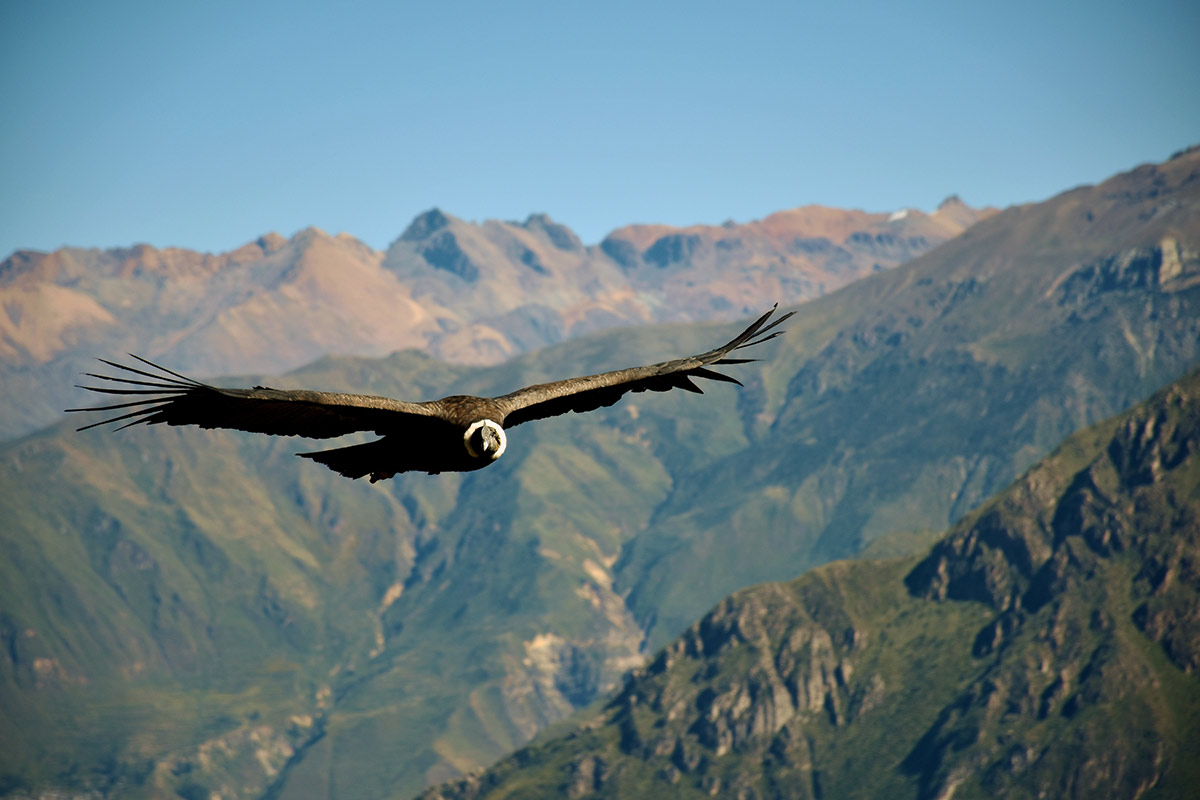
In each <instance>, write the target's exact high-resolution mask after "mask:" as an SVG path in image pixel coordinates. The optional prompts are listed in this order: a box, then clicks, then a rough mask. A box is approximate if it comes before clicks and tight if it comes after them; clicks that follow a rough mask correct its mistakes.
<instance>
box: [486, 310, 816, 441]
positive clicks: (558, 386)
mask: <svg viewBox="0 0 1200 800" xmlns="http://www.w3.org/2000/svg"><path fill="white" fill-rule="evenodd" d="M778 308H779V306H778V304H776V305H775V306H773V307H772V308H771V310H770V311H768V312H767V313H765V314H763V315H762V316H761V317H759V318H758V319H756V320H755V321H754V322H753V323H751V325H750V326H749V327H748V328H746V330H744V331H742V332H741V333H740V334H738V335H737V336H736V337H734V338H733V339H732V340H730V341H729V342H727V343H726V344H723V345H721V346H720V347H718V348H716V349H715V350H709V351H708V352H707V353H701V354H699V355H695V356H690V357H688V358H678V359H675V360H673V361H663V362H661V363H658V364H650V365H648V366H645V367H631V368H630V369H619V370H614V371H612V372H604V373H601V374H599V375H588V376H586V377H582V378H568V379H567V380H562V381H555V382H553V383H541V384H538V385H536V386H529V387H526V388H524V389H521V390H519V391H516V392H512V393H511V394H506V395H504V396H503V397H497V398H496V402H497V403H499V404H500V405H501V407H502V408H503V409H504V411H505V418H504V420H503V422H502V424H503V425H504V426H505V427H508V428H511V427H513V426H514V425H520V424H521V423H523V422H529V421H530V420H535V419H544V418H546V417H553V416H557V415H559V414H566V413H568V412H572V411H574V412H584V411H593V410H595V409H597V408H601V407H604V406H611V405H612V404H614V403H616V402H617V401H618V400H620V399H621V397H622V396H623V395H624V394H625V393H626V392H646V391H651V392H667V391H670V390H671V389H685V390H687V391H689V392H699V393H702V392H703V390H702V389H701V388H700V387H699V386H697V385H696V384H695V383H694V382H693V381H692V378H707V379H709V380H718V381H726V382H732V383H738V381H737V380H736V379H735V378H731V377H729V376H728V375H722V374H721V373H719V372H715V371H713V370H711V369H708V367H711V366H718V365H723V364H744V363H746V362H749V361H754V360H755V359H752V358H728V356H729V354H730V353H732V352H733V351H735V350H739V349H741V348H744V347H753V346H754V345H756V344H762V343H763V342H766V341H770V340H771V339H774V338H775V337H776V336H778V335H779V334H780V333H781V331H774V332H771V331H772V329H773V328H775V327H776V326H777V325H779V324H780V323H781V322H783V321H784V320H786V319H787V318H788V317H790V316H792V314H795V313H796V312H794V311H789V312H788V313H787V314H784V315H783V316H781V317H778V318H776V319H775V320H773V321H771V323H770V324H767V320H769V319H770V318H771V315H772V314H774V313H775V311H776V309H778ZM739 385H740V383H739Z"/></svg>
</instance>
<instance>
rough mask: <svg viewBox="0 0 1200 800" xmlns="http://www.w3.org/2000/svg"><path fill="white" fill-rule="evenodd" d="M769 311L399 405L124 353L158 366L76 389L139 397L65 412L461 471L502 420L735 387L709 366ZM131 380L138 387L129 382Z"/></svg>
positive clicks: (476, 460) (754, 333)
mask: <svg viewBox="0 0 1200 800" xmlns="http://www.w3.org/2000/svg"><path fill="white" fill-rule="evenodd" d="M774 312H775V308H772V309H771V310H770V311H768V312H767V313H766V314H763V315H762V316H761V317H759V318H758V319H757V320H755V321H754V323H753V324H751V325H750V327H748V328H746V330H744V331H742V333H740V334H739V335H738V336H737V337H735V338H734V339H733V340H732V341H730V342H728V343H726V344H725V345H722V346H721V347H718V348H716V349H715V350H710V351H708V352H707V353H701V354H700V355H695V356H691V357H688V358H680V359H676V360H674V361H664V362H662V363H659V364H651V365H649V366H645V367H631V368H630V369H622V370H615V371H613V372H604V373H601V374H599V375H588V376H586V377H581V378H568V379H566V380H561V381H554V382H553V383H541V384H537V385H536V386H527V387H525V388H524V389H520V390H518V391H515V392H512V393H510V394H506V395H503V396H501V397H492V398H488V397H467V396H462V395H455V396H451V397H443V398H442V399H441V400H432V401H429V402H425V403H407V402H404V401H402V400H392V399H390V398H387V397H375V396H372V395H361V394H340V393H336V392H314V391H309V390H307V389H271V388H268V387H265V386H255V387H254V388H253V389H221V388H218V387H215V386H209V385H207V384H204V383H200V382H199V381H194V380H192V379H191V378H187V377H185V376H183V375H180V374H179V373H177V372H172V371H171V370H169V369H166V368H165V367H160V366H158V365H157V364H153V363H151V362H149V361H147V360H146V359H144V358H140V357H139V356H133V358H135V359H137V360H138V361H140V362H141V363H142V364H144V365H146V367H148V368H151V369H153V370H156V371H157V373H155V372H149V371H146V370H145V369H138V368H135V367H131V366H128V365H125V364H118V363H116V362H113V361H107V360H105V359H100V360H101V361H102V362H104V363H105V364H108V365H109V366H111V367H115V368H117V369H120V370H124V371H125V372H127V373H131V374H134V375H139V376H141V377H143V378H150V379H151V380H148V381H147V380H138V379H133V378H122V377H112V376H108V375H97V374H94V373H88V375H89V376H90V377H93V378H98V379H100V380H106V381H112V382H113V385H109V386H83V387H81V388H84V389H90V390H91V391H93V392H101V393H104V394H114V395H124V396H128V395H145V397H144V398H142V399H138V400H131V401H128V402H122V403H117V404H115V405H109V406H100V407H97V408H69V409H67V410H68V411H72V412H76V411H115V410H124V409H134V410H132V411H128V412H126V413H123V414H120V415H118V416H116V417H112V418H110V419H103V420H100V421H99V422H93V423H92V424H90V425H85V426H83V427H82V428H80V429H79V430H81V431H83V430H87V429H88V428H93V427H95V426H97V425H103V424H104V423H107V422H118V421H121V420H126V419H131V420H132V421H131V422H127V423H126V424H125V425H122V426H121V427H122V428H125V427H128V426H130V425H136V424H138V423H147V424H158V423H166V424H168V425H198V426H200V427H201V428H232V429H235V430H240V431H251V432H254V433H269V434H275V435H278V436H305V437H309V438H313V439H327V438H331V437H335V436H342V435H344V434H348V433H354V432H357V431H371V432H374V433H377V434H380V435H381V436H383V438H382V439H378V440H376V441H373V442H367V443H366V444H357V445H351V446H349V447H341V448H337V449H334V450H322V451H319V452H315V453H300V455H301V456H303V457H304V458H311V459H313V460H314V461H319V462H320V463H322V464H325V465H326V466H327V467H329V468H330V469H332V470H335V471H336V472H339V473H341V474H342V475H345V476H347V477H350V478H361V477H363V476H364V475H370V476H371V481H372V482H374V481H377V480H380V479H382V478H390V477H393V476H394V475H396V474H397V473H400V472H408V471H421V472H429V473H438V472H466V471H470V470H476V469H480V468H482V467H486V466H487V465H488V464H490V463H491V462H493V461H495V460H496V459H497V458H499V457H500V456H501V455H502V454H503V453H504V449H505V447H506V446H507V443H506V439H505V435H504V428H506V427H507V428H511V427H513V426H516V425H520V424H521V423H523V422H529V421H530V420H535V419H544V418H546V417H553V416H557V415H559V414H565V413H567V412H570V411H576V412H583V411H592V410H593V409H597V408H601V407H603V406H611V405H612V404H613V403H615V402H617V401H618V400H619V399H621V397H622V395H624V394H625V393H626V392H645V391H651V392H666V391H670V390H671V389H684V390H686V391H689V392H696V393H702V390H701V389H700V387H699V386H697V385H696V384H695V382H694V381H693V378H707V379H710V380H717V381H725V382H727V383H736V384H738V385H739V386H740V385H741V383H740V381H738V380H737V379H735V378H731V377H729V376H728V375H722V374H721V373H719V372H714V371H713V370H711V369H709V367H711V366H719V365H725V364H744V363H746V362H749V361H754V360H755V359H748V358H729V357H728V356H729V354H730V353H732V352H733V351H735V350H740V349H742V348H744V347H750V346H752V345H756V344H760V343H761V342H765V341H767V340H768V339H773V338H774V337H776V336H778V335H779V333H780V332H779V331H776V332H774V333H769V331H771V329H772V328H774V327H775V326H777V325H779V323H781V322H783V321H784V320H786V319H787V318H788V317H790V316H791V315H792V314H793V313H795V312H790V313H788V314H784V315H783V316H781V317H779V318H778V319H776V320H775V321H773V322H771V323H770V324H769V325H768V324H767V320H768V319H770V317H771V315H772V314H773V313H774ZM131 386H136V387H146V388H128V387H131ZM118 430H120V428H118Z"/></svg>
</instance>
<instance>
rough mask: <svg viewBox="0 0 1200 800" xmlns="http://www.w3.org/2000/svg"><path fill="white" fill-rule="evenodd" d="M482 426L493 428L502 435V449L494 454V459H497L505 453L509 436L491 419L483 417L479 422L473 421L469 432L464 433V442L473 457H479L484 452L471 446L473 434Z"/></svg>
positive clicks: (497, 433) (468, 429)
mask: <svg viewBox="0 0 1200 800" xmlns="http://www.w3.org/2000/svg"><path fill="white" fill-rule="evenodd" d="M480 428H491V429H492V430H494V431H495V432H496V435H497V436H499V437H500V449H499V450H497V451H496V453H495V455H493V456H492V461H495V460H496V459H497V458H499V457H500V456H502V455H504V448H506V447H508V437H506V436H505V435H504V429H503V428H501V427H500V426H499V425H497V424H496V423H494V422H492V421H491V420H490V419H481V420H479V421H478V422H472V423H471V427H469V428H467V432H466V433H464V434H463V444H464V445H466V447H467V452H468V453H470V454H471V457H472V458H479V457H480V456H481V455H482V453H480V452H479V451H478V450H476V449H475V448H474V447H472V446H471V436H472V434H474V433H475V431H477V430H479V429H480Z"/></svg>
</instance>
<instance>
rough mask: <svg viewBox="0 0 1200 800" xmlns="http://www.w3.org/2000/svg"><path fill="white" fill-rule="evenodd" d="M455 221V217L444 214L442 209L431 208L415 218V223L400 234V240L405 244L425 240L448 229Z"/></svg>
mask: <svg viewBox="0 0 1200 800" xmlns="http://www.w3.org/2000/svg"><path fill="white" fill-rule="evenodd" d="M453 219H454V218H453V217H451V216H449V215H447V214H445V213H443V212H442V210H441V209H440V208H437V207H434V208H431V209H429V210H428V211H426V212H424V213H422V214H418V215H417V216H416V217H414V218H413V221H412V222H410V223H409V224H408V227H407V228H405V229H404V233H402V234H400V239H401V241H405V242H413V241H419V240H421V239H425V238H427V237H428V236H429V235H430V234H432V233H436V232H437V231H439V230H441V229H442V228H445V227H447V226H448V225H449V224H450V222H451V221H452V220H453Z"/></svg>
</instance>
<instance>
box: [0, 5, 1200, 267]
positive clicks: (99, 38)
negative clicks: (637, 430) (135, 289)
mask: <svg viewBox="0 0 1200 800" xmlns="http://www.w3.org/2000/svg"><path fill="white" fill-rule="evenodd" d="M1198 40H1200V3H1196V2H1194V0H1186V2H1185V1H1183V0H1143V1H1142V2H1138V3H1131V2H1108V1H1107V0H1091V1H1090V2H1075V1H1074V0H1064V2H1045V0H1040V1H1039V2H1006V3H998V2H994V1H993V2H987V3H978V2H966V1H965V0H956V1H955V2H931V3H911V2H909V3H906V2H897V1H896V0H890V1H889V2H841V3H807V2H774V3H760V2H740V3H736V4H735V3H729V2H724V3H709V2H702V1H700V0H693V2H658V3H655V2H650V0H640V2H629V3H627V2H623V1H622V0H609V2H604V3H584V2H572V1H571V0H558V2H505V3H501V2H487V3H483V2H479V3H476V2H466V1H465V0H464V1H463V2H454V3H436V2H428V1H427V0H426V2H422V3H411V2H390V3H384V2H348V1H347V2H338V3H315V2H303V1H302V0H297V1H295V2H290V3H261V2H260V3H256V2H245V1H243V2H236V3H225V2H220V1H219V0H218V1H209V2H202V3H164V2H160V1H159V0H156V1H155V2H126V1H125V0H106V2H95V1H94V0H88V1H87V2H67V1H66V0H3V2H0V108H2V109H3V113H0V192H2V193H0V257H4V256H6V255H7V254H9V253H10V252H12V251H13V250H16V249H19V248H32V249H39V250H52V249H55V248H57V247H61V246H64V245H72V246H82V247H114V246H128V245H131V244H134V243H139V242H146V243H149V244H152V245H155V246H159V247H165V246H178V247H188V248H192V249H197V250H203V251H212V252H220V251H225V250H230V249H233V248H236V247H238V246H240V245H242V244H244V243H246V242H248V241H251V240H253V239H255V238H257V237H258V236H260V235H262V234H264V233H266V232H268V231H276V232H278V233H281V234H283V235H285V236H290V235H291V234H292V233H294V232H296V231H297V230H300V229H302V228H304V227H307V226H310V225H315V226H317V227H319V228H322V229H323V230H326V231H328V232H330V233H337V232H343V231H344V232H346V233H349V234H352V235H353V236H356V237H358V238H359V239H361V240H363V241H364V242H366V243H367V244H368V245H370V246H372V247H375V248H379V249H382V248H385V247H386V246H387V245H388V244H389V243H391V242H392V241H393V240H394V239H395V238H396V237H398V236H399V235H400V234H401V233H402V232H403V230H404V229H405V227H406V226H407V225H408V223H409V222H410V221H411V220H412V218H413V217H414V216H415V215H417V214H419V213H421V212H422V211H425V210H427V209H429V208H432V207H438V208H441V209H442V210H444V211H445V212H447V213H450V214H453V215H455V216H458V217H461V218H464V219H468V220H477V221H482V220H484V219H493V218H495V219H506V220H521V219H524V218H525V217H527V216H528V215H529V214H530V213H533V212H544V213H547V214H549V215H550V216H551V217H553V218H554V219H555V220H557V221H559V222H562V223H565V224H566V225H568V226H570V227H571V228H573V229H574V230H575V231H576V232H577V233H578V234H579V235H580V236H581V238H582V239H583V240H584V242H585V243H588V244H593V243H596V242H598V241H599V240H600V239H602V238H603V237H604V235H605V234H606V233H607V232H609V231H611V230H612V229H614V228H616V227H619V226H621V225H625V224H630V223H638V222H640V223H667V224H672V225H688V224H694V223H711V224H719V223H721V222H724V221H726V220H729V219H733V220H736V221H739V222H745V221H749V220H751V219H757V218H761V217H763V216H765V215H767V214H769V213H772V212H774V211H778V210H782V209H786V208H793V207H796V206H801V205H805V204H809V203H819V204H823V205H828V206H836V207H843V208H863V209H866V210H868V211H891V210H897V209H900V208H904V207H914V208H921V209H925V210H932V209H933V208H935V207H936V206H937V204H938V203H939V202H940V201H941V200H942V199H943V198H945V197H946V196H947V195H950V194H959V195H960V196H961V197H962V198H963V199H964V200H965V201H967V202H968V203H970V204H972V205H977V206H983V205H996V206H1007V205H1010V204H1014V203H1022V202H1028V201H1035V200H1042V199H1045V198H1047V197H1050V196H1052V195H1054V194H1056V193H1058V192H1060V191H1063V190H1065V189H1068V188H1070V187H1073V186H1077V185H1079V184H1083V183H1096V182H1098V181H1100V180H1103V179H1105V178H1107V177H1108V176H1110V175H1112V174H1114V173H1116V172H1120V171H1123V170H1126V169H1129V168H1131V167H1133V166H1136V165H1137V164H1140V163H1145V162H1148V161H1162V160H1164V159H1166V158H1167V157H1169V156H1170V155H1171V154H1172V153H1173V152H1175V151H1177V150H1180V149H1182V148H1184V147H1186V146H1188V145H1191V144H1195V143H1198V142H1200V47H1197V46H1196V43H1197V41H1198Z"/></svg>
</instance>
